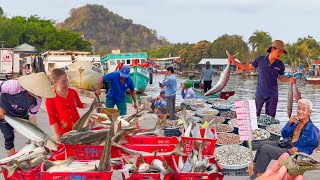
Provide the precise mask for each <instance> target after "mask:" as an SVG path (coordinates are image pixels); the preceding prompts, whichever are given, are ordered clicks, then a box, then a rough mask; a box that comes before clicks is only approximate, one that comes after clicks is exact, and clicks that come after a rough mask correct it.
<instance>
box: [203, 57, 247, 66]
mask: <svg viewBox="0 0 320 180" xmlns="http://www.w3.org/2000/svg"><path fill="white" fill-rule="evenodd" d="M235 60H236V61H237V62H239V63H241V62H240V61H239V60H238V59H235ZM207 61H209V62H210V64H211V65H227V64H228V59H222V58H203V59H201V61H200V62H199V63H198V64H202V65H204V64H206V62H207Z"/></svg>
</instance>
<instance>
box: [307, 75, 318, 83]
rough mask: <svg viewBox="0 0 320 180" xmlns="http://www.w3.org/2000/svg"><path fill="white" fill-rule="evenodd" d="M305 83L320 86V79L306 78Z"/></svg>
mask: <svg viewBox="0 0 320 180" xmlns="http://www.w3.org/2000/svg"><path fill="white" fill-rule="evenodd" d="M304 81H305V82H306V83H308V84H320V77H319V76H318V77H317V76H305V77H304Z"/></svg>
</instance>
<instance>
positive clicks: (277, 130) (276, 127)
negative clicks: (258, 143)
mask: <svg viewBox="0 0 320 180" xmlns="http://www.w3.org/2000/svg"><path fill="white" fill-rule="evenodd" d="M266 129H267V131H268V132H270V133H272V134H275V135H277V136H281V130H282V126H281V125H280V124H271V125H270V126H267V128H266Z"/></svg>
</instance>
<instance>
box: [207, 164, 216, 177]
mask: <svg viewBox="0 0 320 180" xmlns="http://www.w3.org/2000/svg"><path fill="white" fill-rule="evenodd" d="M207 170H208V172H207V174H209V175H210V174H213V173H217V172H218V168H217V165H216V164H209V166H208V168H207Z"/></svg>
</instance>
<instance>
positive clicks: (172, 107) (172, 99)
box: [161, 66, 177, 120]
mask: <svg viewBox="0 0 320 180" xmlns="http://www.w3.org/2000/svg"><path fill="white" fill-rule="evenodd" d="M161 86H163V87H165V88H166V89H165V94H166V100H167V112H168V113H169V120H175V119H176V118H175V115H174V114H175V112H176V91H177V79H176V76H175V75H174V69H173V67H172V66H169V67H168V68H167V71H166V73H165V78H164V80H163V81H162V83H161Z"/></svg>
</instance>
